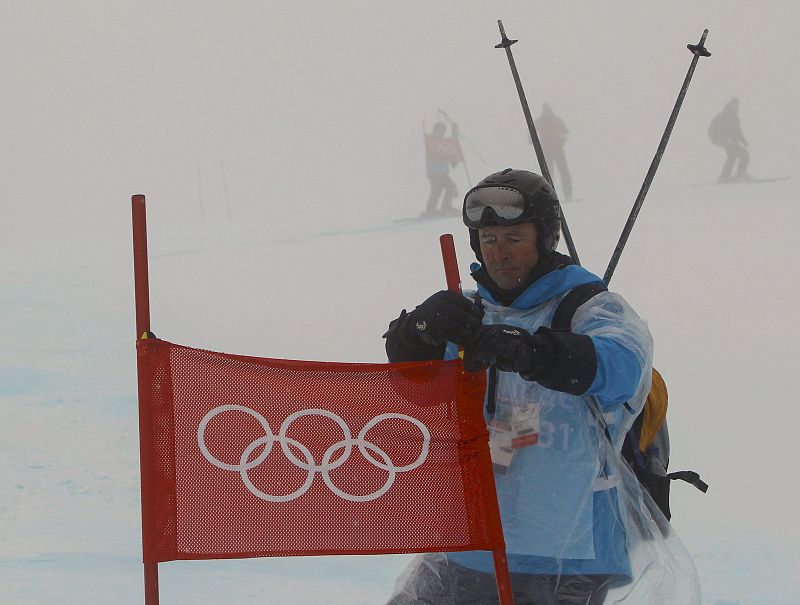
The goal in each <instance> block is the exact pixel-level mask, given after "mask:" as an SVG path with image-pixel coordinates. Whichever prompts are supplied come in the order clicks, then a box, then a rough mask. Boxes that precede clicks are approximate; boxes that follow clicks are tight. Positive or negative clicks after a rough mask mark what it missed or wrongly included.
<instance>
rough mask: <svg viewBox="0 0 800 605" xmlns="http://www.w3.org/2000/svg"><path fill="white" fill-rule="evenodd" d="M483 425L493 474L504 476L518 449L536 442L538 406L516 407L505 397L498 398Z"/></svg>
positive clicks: (522, 405) (524, 404) (516, 405)
mask: <svg viewBox="0 0 800 605" xmlns="http://www.w3.org/2000/svg"><path fill="white" fill-rule="evenodd" d="M486 424H487V426H488V428H489V452H490V453H491V456H492V464H493V465H494V468H495V471H496V472H498V473H501V474H502V473H505V472H506V471H507V470H508V469H509V468H510V467H511V463H512V462H513V461H514V457H515V455H516V452H517V450H518V449H520V448H523V447H528V446H531V445H536V444H537V443H538V442H539V405H538V404H536V403H532V402H524V403H522V404H517V403H515V402H513V401H512V400H511V399H509V398H507V397H498V398H497V401H496V405H495V413H494V415H493V416H491V417H490V418H489V419H488V420H487V423H486Z"/></svg>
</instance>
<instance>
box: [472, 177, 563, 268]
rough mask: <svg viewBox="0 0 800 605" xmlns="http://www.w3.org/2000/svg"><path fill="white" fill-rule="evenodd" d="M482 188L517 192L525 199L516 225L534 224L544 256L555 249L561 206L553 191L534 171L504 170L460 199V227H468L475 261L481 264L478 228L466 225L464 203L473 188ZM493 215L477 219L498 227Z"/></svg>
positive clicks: (487, 213) (487, 211)
mask: <svg viewBox="0 0 800 605" xmlns="http://www.w3.org/2000/svg"><path fill="white" fill-rule="evenodd" d="M486 187H503V188H506V189H513V190H514V191H518V192H519V193H521V194H522V197H523V198H524V199H525V202H526V208H525V211H524V212H523V214H522V216H521V217H520V219H519V220H518V221H517V222H519V223H534V224H535V225H536V232H537V235H538V238H537V239H538V245H539V251H540V253H543V254H548V253H550V252H552V251H554V250H555V249H556V246H558V240H559V233H560V230H561V206H560V204H559V202H558V196H557V195H556V192H555V190H554V189H553V187H552V186H551V185H550V183H548V182H547V181H546V180H545V179H544V178H543V177H542V176H540V175H538V174H536V173H534V172H529V171H527V170H514V169H512V168H506V169H505V170H502V171H500V172H495V173H494V174H490V175H489V176H487V177H486V178H485V179H483V180H482V181H480V182H479V183H478V184H477V185H475V187H473V188H472V189H470V190H469V191H467V195H465V196H464V205H463V206H462V217H463V219H464V224H465V225H466V226H467V228H469V243H470V246H471V247H472V250H473V251H474V252H475V256H476V257H477V258H478V260H479V261H481V262H483V257H482V256H481V246H480V239H479V238H478V229H477V228H474V227H470V225H469V223H468V222H467V215H466V202H467V198H468V197H469V195H470V193H472V192H473V191H475V190H476V189H483V188H486ZM493 214H494V213H493V212H490V211H489V209H487V210H486V211H485V212H484V215H483V217H482V219H481V221H482V222H483V225H482V226H488V225H499V224H500V223H499V222H498V221H497V220H493V218H494V217H493ZM484 221H485V222H484ZM506 224H507V223H506Z"/></svg>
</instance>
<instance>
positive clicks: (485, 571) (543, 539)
mask: <svg viewBox="0 0 800 605" xmlns="http://www.w3.org/2000/svg"><path fill="white" fill-rule="evenodd" d="M465 296H470V297H473V296H474V293H465ZM561 298H562V297H556V298H553V299H551V300H550V301H549V302H546V303H543V304H539V305H536V306H534V307H533V308H530V309H514V308H509V307H505V306H500V305H495V304H492V303H490V302H488V301H484V302H483V304H484V308H485V312H486V313H485V316H484V320H483V322H484V324H497V323H502V324H509V325H514V326H517V327H520V328H524V329H526V330H528V331H529V332H535V331H536V330H537V329H538V328H539V327H540V326H548V327H549V325H550V322H551V321H552V316H553V313H554V312H555V309H556V307H557V305H558V303H559V302H560V300H561ZM572 326H573V332H575V333H578V334H584V335H587V336H590V337H592V338H593V341H595V344H596V350H597V356H598V378H597V379H596V380H595V382H594V383H593V384H592V386H591V387H590V388H589V391H587V393H591V394H592V395H584V396H574V395H569V394H567V393H563V392H559V391H554V390H550V389H547V388H545V387H543V386H541V385H540V384H538V383H536V382H531V381H526V380H524V379H522V378H521V377H520V376H519V375H518V374H516V373H507V372H498V380H497V389H496V409H495V412H494V414H492V415H489V414H488V413H487V414H486V421H487V426H488V429H489V434H490V448H491V450H492V460H493V463H494V467H495V482H496V486H497V496H498V503H499V505H500V513H501V518H502V523H503V530H504V534H505V540H506V552H507V555H508V561H509V570H510V572H511V577H512V585H513V589H514V597H515V602H516V603H517V605H522V604H525V603H545V604H547V603H553V604H561V603H589V604H599V603H624V604H626V605H634V604H635V605H639V604H643V605H645V604H646V605H649V604H652V605H672V604H674V605H692V604H699V603H700V585H699V579H698V577H697V573H696V570H695V568H694V565H693V563H692V560H691V558H690V556H689V555H688V553H687V551H686V550H685V548H684V546H683V544H682V543H681V541H680V539H679V537H678V536H677V534H676V533H675V532H674V531H673V530H672V529H671V527H670V525H669V523H668V521H667V520H666V519H665V518H664V516H663V514H662V513H661V511H660V510H659V509H658V507H657V506H656V505H655V503H654V502H653V501H652V499H651V498H650V496H649V495H648V494H647V493H646V492H645V491H644V490H643V488H641V486H640V484H639V482H638V480H637V479H636V477H635V475H634V474H633V472H632V471H631V470H630V468H629V467H628V466H627V464H626V463H625V462H624V461H623V459H622V457H621V454H620V451H621V448H622V442H623V440H624V438H625V434H626V433H627V431H628V430H629V429H630V427H631V425H632V424H633V421H634V419H635V418H636V414H638V413H639V412H641V410H642V407H643V405H644V403H645V400H646V398H647V394H648V392H649V390H650V384H651V368H652V339H651V336H650V333H649V331H648V329H647V326H646V324H645V323H644V322H643V321H642V320H641V319H640V318H639V316H638V315H637V314H636V313H635V311H633V309H632V308H631V307H630V306H629V305H628V304H627V303H626V302H625V300H624V299H623V298H622V297H621V296H619V295H617V294H615V293H611V292H603V293H600V294H598V295H596V296H595V297H593V298H592V299H591V300H589V301H588V302H587V303H585V304H584V305H583V306H581V307H580V308H579V309H578V310H577V311H576V313H575V315H574V318H573V323H572ZM609 343H610V344H611V346H606V345H608V344H609ZM617 346H621V347H624V349H625V350H626V352H625V355H633V356H635V359H636V362H637V364H636V365H638V369H640V370H641V371H640V372H637V376H636V377H635V378H634V379H633V380H634V381H638V387H637V388H636V389H635V394H634V395H633V396H632V397H631V396H630V393H628V397H627V398H626V399H622V400H620V399H619V397H620V395H619V394H616V393H615V387H614V384H611V383H612V382H613V381H614V380H615V379H619V376H615V374H614V367H615V364H614V351H615V347H617ZM451 352H452V351H451ZM617 354H618V353H617ZM604 356H605V357H604ZM629 382H630V380H629ZM493 569H494V568H493V563H492V556H491V553H488V552H483V551H475V552H464V553H449V554H439V553H436V554H427V555H421V556H419V557H416V558H415V559H414V560H413V561H412V562H411V564H410V565H409V567H408V568H407V569H406V571H405V572H404V573H403V574H402V575H401V577H400V578H398V580H397V583H396V587H395V592H394V594H393V595H392V597H391V599H390V600H389V603H390V605H412V604H416V603H437V604H442V605H444V604H450V603H452V604H453V605H456V604H457V605H469V604H472V603H475V604H476V605H477V604H481V605H486V604H487V603H493V602H494V603H496V602H497V592H496V586H495V583H494V573H493Z"/></svg>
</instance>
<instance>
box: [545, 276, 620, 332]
mask: <svg viewBox="0 0 800 605" xmlns="http://www.w3.org/2000/svg"><path fill="white" fill-rule="evenodd" d="M607 290H608V288H607V287H606V285H605V284H604V283H603V282H592V283H590V284H581V285H580V286H575V287H574V288H572V290H570V291H569V292H568V293H567V295H566V296H565V297H564V298H562V299H561V302H560V303H558V307H556V312H555V313H554V314H553V321H552V322H550V329H552V330H559V331H561V332H568V331H570V330H571V329H572V317H573V316H574V315H575V311H577V310H578V307H580V306H581V305H582V304H583V303H585V302H586V301H587V300H589V299H591V298H592V297H594V296H596V295H597V294H600V292H606V291H607Z"/></svg>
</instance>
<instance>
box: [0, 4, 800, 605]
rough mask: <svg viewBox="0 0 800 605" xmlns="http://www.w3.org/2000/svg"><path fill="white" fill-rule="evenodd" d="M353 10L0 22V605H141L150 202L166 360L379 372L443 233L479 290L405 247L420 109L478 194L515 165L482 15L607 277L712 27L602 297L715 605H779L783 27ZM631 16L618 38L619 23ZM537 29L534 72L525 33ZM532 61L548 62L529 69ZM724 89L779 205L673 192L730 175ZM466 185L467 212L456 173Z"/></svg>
mask: <svg viewBox="0 0 800 605" xmlns="http://www.w3.org/2000/svg"><path fill="white" fill-rule="evenodd" d="M145 4H146V3H145ZM346 4H347V6H339V3H336V7H332V8H326V9H323V8H320V9H319V11H318V12H316V13H313V14H309V15H306V14H304V13H302V11H300V10H299V9H292V10H289V9H287V10H286V11H285V12H281V11H279V10H277V9H274V10H272V9H269V10H268V9H266V8H263V7H257V6H256V5H245V4H236V5H233V4H232V5H229V7H228V8H226V9H225V10H222V9H221V8H219V7H220V6H221V5H217V4H216V3H211V2H197V3H180V2H179V3H174V4H170V6H171V7H172V8H164V7H162V6H161V5H160V4H156V3H153V4H152V5H149V6H145V5H141V6H140V5H139V4H138V3H137V4H135V5H134V4H133V3H125V2H121V3H118V4H115V5H114V6H113V7H112V6H110V5H108V4H107V3H101V2H85V3H80V4H79V5H76V6H70V7H67V6H66V5H63V6H62V5H60V4H56V3H48V4H47V6H46V9H45V7H44V6H43V5H41V6H40V5H38V4H35V3H27V2H11V3H10V5H9V10H8V14H7V15H6V16H5V17H4V19H3V23H2V24H0V28H3V29H2V32H0V33H2V36H0V44H1V45H2V46H1V47H0V51H2V52H0V57H2V59H0V61H2V66H3V68H4V69H3V70H2V71H3V73H4V74H5V75H4V79H5V84H6V85H5V90H4V102H5V104H6V110H5V111H4V112H3V117H2V120H3V121H2V126H3V132H4V138H5V139H6V141H7V144H6V145H5V146H4V149H3V152H2V153H3V156H2V160H3V163H2V164H1V165H3V166H4V168H5V169H6V171H7V173H6V175H4V177H3V179H0V209H2V213H3V214H2V220H0V335H2V336H0V338H1V339H2V340H1V341H0V342H2V345H3V346H2V347H0V406H1V409H2V411H3V414H2V419H3V421H2V422H1V423H0V463H1V465H0V468H1V469H2V471H0V472H1V473H2V474H1V475H0V479H1V480H0V602H2V603H9V604H11V605H41V604H45V603H47V604H50V603H63V604H67V605H71V604H78V603H80V604H81V605H90V604H94V603H103V604H105V603H115V604H122V605H125V604H128V603H130V604H133V603H141V602H142V600H143V598H142V588H141V586H142V568H141V551H140V544H141V542H140V525H139V514H140V509H139V499H138V489H139V486H138V436H137V407H136V405H137V404H136V388H135V361H134V337H135V335H134V312H133V275H132V260H131V240H130V196H131V195H132V194H134V193H145V194H147V196H148V218H149V235H150V288H151V313H152V327H153V330H154V331H155V332H156V334H157V335H158V336H160V337H163V338H165V339H168V340H170V341H173V342H176V343H181V344H186V345H190V346H198V347H203V348H209V349H213V350H219V351H225V352H230V353H239V354H248V355H259V356H267V357H283V358H296V359H319V360H328V361H372V362H381V361H383V360H384V352H383V342H382V340H381V338H380V335H381V334H382V333H383V331H384V330H385V327H386V325H387V323H388V321H389V320H390V319H392V318H394V317H395V316H396V315H397V313H398V312H399V310H400V309H401V308H403V307H406V308H410V307H413V306H414V305H416V304H418V303H419V302H420V301H421V300H422V299H423V298H425V297H426V296H427V295H428V294H430V293H432V292H433V291H435V290H438V289H441V288H443V287H444V276H443V271H442V266H441V258H440V253H439V245H438V236H439V235H440V234H441V233H444V232H451V233H453V234H454V235H455V238H456V245H457V250H458V257H459V264H460V267H461V272H462V278H464V281H465V284H467V285H468V284H469V277H468V274H467V267H468V265H469V262H470V261H471V259H472V255H471V251H470V250H469V246H468V242H467V238H466V231H465V229H464V228H463V226H462V225H460V222H459V220H458V219H456V218H452V219H442V220H440V221H436V222H428V223H394V222H393V220H394V219H397V218H401V217H404V216H411V215H414V214H416V213H417V212H419V211H420V210H421V209H422V206H423V204H424V199H425V197H426V195H427V190H426V189H427V183H426V181H425V179H424V176H423V174H422V164H423V161H424V158H423V153H422V152H423V149H422V142H421V135H420V121H421V120H422V119H425V120H426V122H427V126H428V127H429V126H430V124H431V123H432V121H433V119H434V118H435V109H436V107H438V106H442V107H443V108H445V109H446V110H447V111H448V112H449V113H450V114H451V115H453V116H454V117H456V118H457V119H458V120H459V121H460V125H461V128H462V132H463V133H464V134H465V135H466V136H468V137H469V138H470V141H471V142H472V143H473V144H474V146H475V150H474V151H471V150H470V149H469V148H467V149H465V152H466V153H467V159H468V161H469V162H470V166H469V168H470V171H471V173H472V174H471V178H472V179H473V180H475V179H477V178H479V177H480V176H484V175H485V174H487V173H488V172H490V171H493V170H495V169H499V168H503V167H505V166H508V165H511V166H515V167H524V168H534V165H533V164H532V158H533V156H532V151H531V149H530V146H529V145H528V143H527V139H526V135H525V132H524V122H523V120H522V116H521V114H520V112H519V105H518V101H517V99H516V96H515V94H514V90H513V86H512V83H511V79H510V76H509V74H508V71H507V64H506V63H505V59H504V58H503V57H502V55H498V54H494V53H497V51H495V50H494V49H492V45H493V44H495V43H496V42H497V40H496V39H495V38H496V36H497V31H496V24H495V19H497V18H498V17H500V18H502V19H503V20H504V24H505V27H506V30H507V31H508V33H509V35H510V36H512V37H518V38H520V39H521V42H520V43H519V44H518V45H516V46H515V47H514V51H515V53H516V55H515V56H516V60H517V63H518V66H519V67H520V70H521V73H522V77H523V83H525V84H526V85H527V86H528V95H529V100H530V102H531V105H532V108H534V111H535V108H536V107H538V106H539V104H540V103H541V102H542V101H543V100H545V99H546V100H549V101H550V102H551V103H552V104H553V106H554V108H555V110H556V111H557V112H558V113H559V114H560V115H562V117H564V118H565V119H566V121H567V123H568V125H569V127H570V129H571V131H572V138H571V139H570V143H569V144H568V145H569V146H568V150H567V156H568V159H569V160H570V162H571V167H572V169H573V177H574V181H575V193H576V196H577V197H580V198H581V199H582V201H581V202H576V203H572V204H568V205H566V206H565V208H564V210H565V214H566V218H567V219H568V222H569V226H570V229H571V231H572V234H573V236H574V238H575V241H576V243H577V247H578V251H579V253H580V255H581V260H582V261H583V264H584V265H586V266H587V267H588V268H589V269H590V270H593V271H595V272H596V273H599V274H601V275H602V273H603V271H604V269H605V266H606V264H607V262H608V259H609V257H610V254H611V251H612V250H613V248H614V245H615V243H616V240H617V237H618V235H619V233H620V231H621V228H622V225H623V223H624V221H625V219H626V218H627V215H628V212H629V210H630V207H631V205H632V203H633V200H634V199H635V197H636V194H637V192H638V189H639V186H640V184H641V181H642V178H643V176H644V174H645V172H646V170H647V167H648V165H649V163H650V160H651V158H652V154H653V153H654V151H655V148H656V146H657V142H658V139H659V137H660V136H661V132H662V130H663V127H664V125H665V123H666V119H667V117H668V115H669V111H670V110H671V108H672V104H673V102H674V98H675V95H676V93H677V89H678V87H679V85H680V82H681V81H682V78H683V76H684V74H685V70H686V68H687V67H688V62H689V58H690V57H689V55H688V53H686V51H685V50H684V46H685V44H686V43H687V42H696V40H697V39H698V38H699V34H700V32H701V31H702V29H703V27H709V29H710V30H711V33H710V35H709V39H708V46H709V48H710V49H711V50H712V52H713V53H714V55H713V56H712V57H711V58H710V59H707V60H705V59H704V60H703V62H701V64H700V65H699V67H698V69H697V72H696V74H695V81H694V82H693V84H692V88H691V89H690V91H689V94H688V95H687V97H686V101H685V104H684V109H683V111H682V113H681V117H680V118H679V120H678V125H677V127H676V131H675V133H674V134H673V138H672V140H671V142H670V145H669V147H668V148H667V152H666V154H665V156H664V160H663V163H662V166H661V169H660V171H659V174H658V176H657V177H656V179H655V181H654V183H653V185H652V187H651V189H650V193H649V195H648V198H647V202H646V204H645V207H644V209H643V211H642V213H641V214H640V216H639V220H638V223H637V225H636V228H635V230H634V232H633V235H632V237H631V239H630V241H629V243H628V246H627V248H626V251H625V253H624V255H623V258H622V261H621V263H620V265H619V267H618V269H617V273H616V274H615V276H614V279H613V281H612V288H613V289H615V290H617V291H619V292H621V293H622V294H623V295H624V296H625V297H626V298H627V299H628V300H629V301H630V302H631V303H632V305H633V306H634V307H635V308H636V309H637V310H638V311H639V312H640V314H641V315H642V316H643V317H645V318H646V319H647V320H648V322H649V325H650V327H651V330H652V332H653V335H654V337H655V342H656V367H657V368H658V369H659V370H660V371H661V372H662V374H663V375H664V377H665V379H666V381H667V385H668V387H669V392H670V404H671V405H670V413H669V420H670V431H671V436H672V464H671V467H672V468H673V469H675V470H678V469H683V468H689V469H693V470H697V471H699V472H700V473H701V475H702V477H703V478H704V479H705V480H706V481H707V482H708V483H709V484H710V485H711V488H710V490H709V492H708V493H707V494H705V495H703V494H701V493H700V492H698V491H696V490H695V489H694V488H692V487H690V486H688V485H684V484H681V483H678V484H676V485H674V486H673V497H672V503H673V526H674V527H675V528H676V529H677V531H678V532H679V534H680V535H681V537H682V538H683V540H684V542H685V543H686V545H687V546H688V548H689V550H690V552H691V553H692V555H693V556H694V559H695V563H696V565H697V567H698V570H699V572H700V576H701V580H702V583H703V593H704V598H703V602H704V604H705V605H722V604H723V603H724V604H725V605H728V604H735V605H794V604H796V603H797V602H798V597H797V595H798V594H800V580H799V579H798V577H800V574H798V573H797V570H798V569H800V554H799V553H800V549H799V548H798V543H799V540H798V539H799V538H800V528H799V527H798V523H797V521H796V512H795V511H796V506H797V502H798V501H799V500H800V498H799V496H800V488H798V483H797V481H796V479H795V475H796V472H795V470H794V469H795V466H796V464H795V461H796V459H797V454H796V445H795V443H796V432H797V426H798V411H797V394H796V393H797V389H796V386H795V384H794V379H795V378H796V376H797V373H798V363H797V352H796V351H797V343H798V342H800V320H798V315H797V308H798V302H800V285H798V280H797V275H798V266H800V263H799V262H798V261H800V251H798V246H797V241H796V239H797V233H798V232H800V206H798V197H800V166H799V165H798V157H800V154H799V153H798V151H800V150H798V148H797V144H796V140H797V131H796V129H797V127H796V124H792V125H791V126H789V127H787V126H786V124H787V121H786V116H789V115H794V114H793V113H792V112H794V111H795V109H796V107H797V106H798V104H800V94H798V83H797V78H796V75H794V74H795V69H794V66H793V65H792V62H793V61H794V59H795V58H796V56H797V46H798V43H797V41H796V38H794V37H793V36H792V35H790V33H789V32H788V30H784V29H783V26H784V24H785V23H790V22H796V15H795V14H794V11H795V9H793V8H792V6H793V5H792V4H791V3H789V2H776V3H775V4H774V5H771V6H772V11H771V12H770V14H769V15H765V14H761V13H760V12H759V11H758V9H757V8H745V7H740V9H738V10H744V11H747V15H741V14H740V12H736V14H735V15H734V14H733V11H728V10H726V4H725V3H724V2H721V1H718V2H708V3H703V6H702V7H699V6H698V5H699V3H696V2H684V1H681V2H674V3H669V8H667V7H666V6H659V7H658V8H655V7H644V6H642V7H638V6H636V7H634V6H631V5H629V4H627V3H622V2H619V1H616V0H615V1H613V2H608V3H603V5H602V7H601V6H599V5H598V6H594V5H593V4H590V3H576V6H575V7H572V8H561V7H559V8H556V7H555V6H554V7H553V10H552V11H550V12H547V13H546V14H545V13H541V14H540V13H537V12H536V11H535V10H534V8H533V7H532V4H531V3H519V4H518V5H514V4H513V3H510V4H509V5H508V7H507V10H506V11H504V13H503V14H500V11H498V10H497V9H495V8H487V7H484V6H483V3H477V2H475V3H472V2H470V6H471V7H472V8H473V9H474V10H472V11H471V12H470V11H464V13H463V14H460V13H459V17H458V19H456V22H457V23H456V25H457V27H453V23H452V20H453V13H452V10H450V9H445V8H442V7H436V8H434V7H431V6H430V5H429V3H423V2H421V1H413V2H409V3H405V4H404V6H405V8H403V9H391V10H389V9H386V12H385V13H384V12H380V11H378V10H376V9H371V8H368V7H371V6H372V5H371V4H370V5H367V4H364V5H361V4H359V3H357V2H349V3H346ZM459 6H460V5H459ZM623 11H624V12H625V14H626V20H625V23H626V24H634V25H638V27H632V28H627V27H626V28H620V27H619V23H620V18H619V15H620V14H621V13H622V12H623ZM729 13H730V14H729ZM305 17H307V18H305ZM534 20H538V21H537V23H540V25H541V27H539V28H538V29H537V30H536V31H537V37H536V40H535V49H534V50H531V46H533V45H534V41H532V40H530V39H529V38H530V36H529V32H530V31H531V30H530V28H525V27H522V24H523V23H530V22H533V21H534ZM443 23H447V24H448V25H447V27H446V28H445V29H446V32H445V31H444V30H442V29H441V27H442V25H441V24H443ZM565 23H569V24H570V29H569V32H570V34H569V35H566V33H565V32H566V30H565V27H564V24H565ZM656 24H657V27H656V26H655V25H656ZM622 29H626V32H625V35H622V31H621V30H622ZM445 33H446V34H447V35H446V36H445ZM445 38H446V40H445ZM526 38H527V39H526ZM577 39H580V41H581V44H580V45H579V46H576V45H574V44H573V42H574V41H575V40H577ZM301 40H302V43H301V42H300V41H301ZM356 40H357V42H358V43H356V42H351V41H356ZM426 40H427V41H428V42H429V44H426V43H425V41H426ZM410 41H411V42H413V44H412V43H411V42H410ZM757 42H763V43H764V44H763V45H761V44H758V43H757ZM526 44H527V45H528V46H527V47H526V46H525V45H526ZM526 48H527V50H526ZM632 48H633V49H642V51H643V52H644V51H645V50H646V52H647V56H648V57H649V59H648V61H647V62H644V61H642V60H641V57H640V56H636V53H632V52H630V51H631V49H632ZM367 49H369V51H370V52H365V51H366V50H367ZM552 49H558V50H559V53H560V54H559V62H558V65H557V66H556V62H554V61H552V60H551V61H547V60H542V56H543V54H545V53H548V52H551V51H552ZM673 49H677V50H676V51H674V52H673ZM759 49H763V51H762V50H759ZM526 53H527V54H526ZM682 53H685V54H682ZM765 53H768V54H765ZM442 66H447V69H443V68H442ZM334 74H336V75H335V76H334ZM476 74H477V75H479V77H477V78H476ZM565 74H566V75H565ZM476 80H477V82H476ZM542 82H546V83H547V86H546V88H547V92H548V96H547V97H546V98H543V96H542V94H540V93H538V92H537V90H538V87H537V86H535V85H534V84H536V83H539V84H541V83H542ZM489 93H491V94H489ZM734 94H735V95H738V96H739V97H740V99H741V101H742V105H741V110H740V112H741V114H742V116H743V118H742V119H743V128H744V129H745V133H746V134H747V135H748V136H749V138H750V142H751V153H752V156H753V161H752V163H751V171H752V172H753V173H754V174H756V175H758V176H763V177H770V176H790V177H791V178H790V179H789V180H786V181H778V182H773V183H764V184H754V185H751V184H741V185H706V186H697V187H694V186H692V185H693V184H695V183H705V182H708V181H713V179H714V178H715V176H716V174H717V172H718V170H719V167H720V165H721V163H722V156H721V152H720V151H719V150H718V149H714V148H713V147H711V146H710V144H709V143H708V142H707V140H706V139H705V127H706V125H707V122H708V120H710V118H711V117H712V116H713V114H714V113H715V112H716V111H718V110H719V109H720V108H721V107H722V105H723V104H724V103H725V102H726V101H727V100H728V98H729V97H730V96H733V95H734ZM587 99H589V100H591V103H588V104H587ZM634 125H635V127H633V126H634ZM477 150H480V157H479V156H478V155H477V153H476V151H477ZM456 179H457V181H458V184H459V187H460V188H461V190H462V193H463V190H464V189H465V188H466V186H467V181H466V178H465V175H464V174H463V173H462V172H461V168H459V170H458V171H457V174H456ZM407 560H408V557H403V556H387V557H337V558H331V557H325V558H305V559H303V558H295V559H258V560H243V561H213V562H174V563H168V564H162V565H160V566H159V571H160V588H161V599H162V603H165V604H169V603H189V602H191V603H194V604H197V605H202V604H206V603H207V604H212V603H213V604H217V603H231V604H238V603H270V605H284V604H286V605H288V604H292V605H296V604H305V603H308V604H312V605H313V604H320V605H340V604H341V605H343V604H348V605H360V604H374V603H381V602H382V601H383V600H384V599H385V598H386V596H387V595H388V594H389V593H390V592H391V588H392V585H393V581H394V578H395V576H396V575H397V574H398V572H399V571H400V569H402V567H403V566H404V565H405V563H406V561H407Z"/></svg>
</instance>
